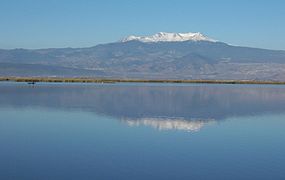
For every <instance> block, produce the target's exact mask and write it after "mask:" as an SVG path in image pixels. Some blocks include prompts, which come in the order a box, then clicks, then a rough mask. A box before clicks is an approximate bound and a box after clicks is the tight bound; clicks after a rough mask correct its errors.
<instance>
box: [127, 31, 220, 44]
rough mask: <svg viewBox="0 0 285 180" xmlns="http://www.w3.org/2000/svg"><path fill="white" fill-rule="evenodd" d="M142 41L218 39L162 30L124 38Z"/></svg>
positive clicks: (212, 40) (198, 34) (211, 40)
mask: <svg viewBox="0 0 285 180" xmlns="http://www.w3.org/2000/svg"><path fill="white" fill-rule="evenodd" d="M134 40H136V41H141V42H181V41H210V42H216V40H214V39H211V38H208V37H207V36H205V35H203V34H201V33H199V32H198V33H191V32H189V33H166V32H160V33H157V34H154V35H151V36H129V37H126V38H124V39H123V40H122V42H127V41H134Z"/></svg>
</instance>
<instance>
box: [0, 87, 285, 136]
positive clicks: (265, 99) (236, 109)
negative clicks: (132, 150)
mask: <svg viewBox="0 0 285 180" xmlns="http://www.w3.org/2000/svg"><path fill="white" fill-rule="evenodd" d="M5 107H13V108H47V109H55V110H65V111H86V112H92V113H96V114H99V115H105V116H110V117H113V118H115V119H118V120H120V121H123V122H126V123H127V124H128V125H130V126H139V125H144V126H151V127H155V128H156V129H160V130H166V129H168V130H169V129H176V130H185V131H198V130H199V129H200V128H201V127H203V126H204V125H205V124H208V123H210V122H213V121H221V120H225V119H227V118H229V117H234V116H235V117H236V116H250V115H259V114H265V113H284V112H285V108H284V107H285V88H284V86H274V85H206V84H202V85H200V84H179V85H178V84H167V85H165V84H128V83H126V84H124V83H122V84H120V83H119V84H104V85H101V84H49V83H39V84H37V86H36V87H31V86H29V85H26V84H21V83H1V84H0V108H5ZM177 117H179V118H177Z"/></svg>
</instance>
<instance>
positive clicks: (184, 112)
mask: <svg viewBox="0 0 285 180" xmlns="http://www.w3.org/2000/svg"><path fill="white" fill-rule="evenodd" d="M0 179H1V180H65V179H66V180H73V179H74V180H89V179H90V180H91V179H92V180H93V179H98V180H104V179H122V180H128V179H130V180H136V179H144V180H145V179H148V180H152V179H163V180H165V179H179V180H183V179H187V180H189V179H203V180H205V179H227V180H233V179H250V180H252V179H258V180H260V179H285V86H278V85H206V84H147V83H145V84H144V83H141V84H136V83H133V84H132V83H116V84H56V83H38V84H36V85H28V84H25V83H11V82H10V83H8V82H1V83H0Z"/></svg>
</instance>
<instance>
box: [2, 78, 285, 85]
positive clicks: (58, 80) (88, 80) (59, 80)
mask: <svg viewBox="0 0 285 180" xmlns="http://www.w3.org/2000/svg"><path fill="white" fill-rule="evenodd" d="M0 81H10V82H27V83H31V82H33V83H37V82H55V83H192V84H195V83H202V84H276V85H285V82H281V81H257V80H207V79H196V80H194V79H193V80H191V79H189V80H171V79H112V78H110V79H108V78H63V77H57V78H55V77H0Z"/></svg>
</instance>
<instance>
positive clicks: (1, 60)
mask: <svg viewBox="0 0 285 180" xmlns="http://www.w3.org/2000/svg"><path fill="white" fill-rule="evenodd" d="M0 76H71V77H74V76H77V77H85V76H87V77H97V78H134V79H219V80H226V79H227V80H274V81H284V80H285V51H274V50H266V49H258V48H248V47H240V46H232V45H229V44H227V43H223V42H220V41H215V40H213V39H211V38H209V37H207V36H205V35H203V34H201V33H158V34H155V35H153V36H145V37H136V36H130V37H127V38H125V39H123V40H122V41H120V42H114V43H108V44H100V45H97V46H93V47H87V48H51V49H36V50H30V49H29V50H27V49H12V50H1V49H0Z"/></svg>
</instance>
